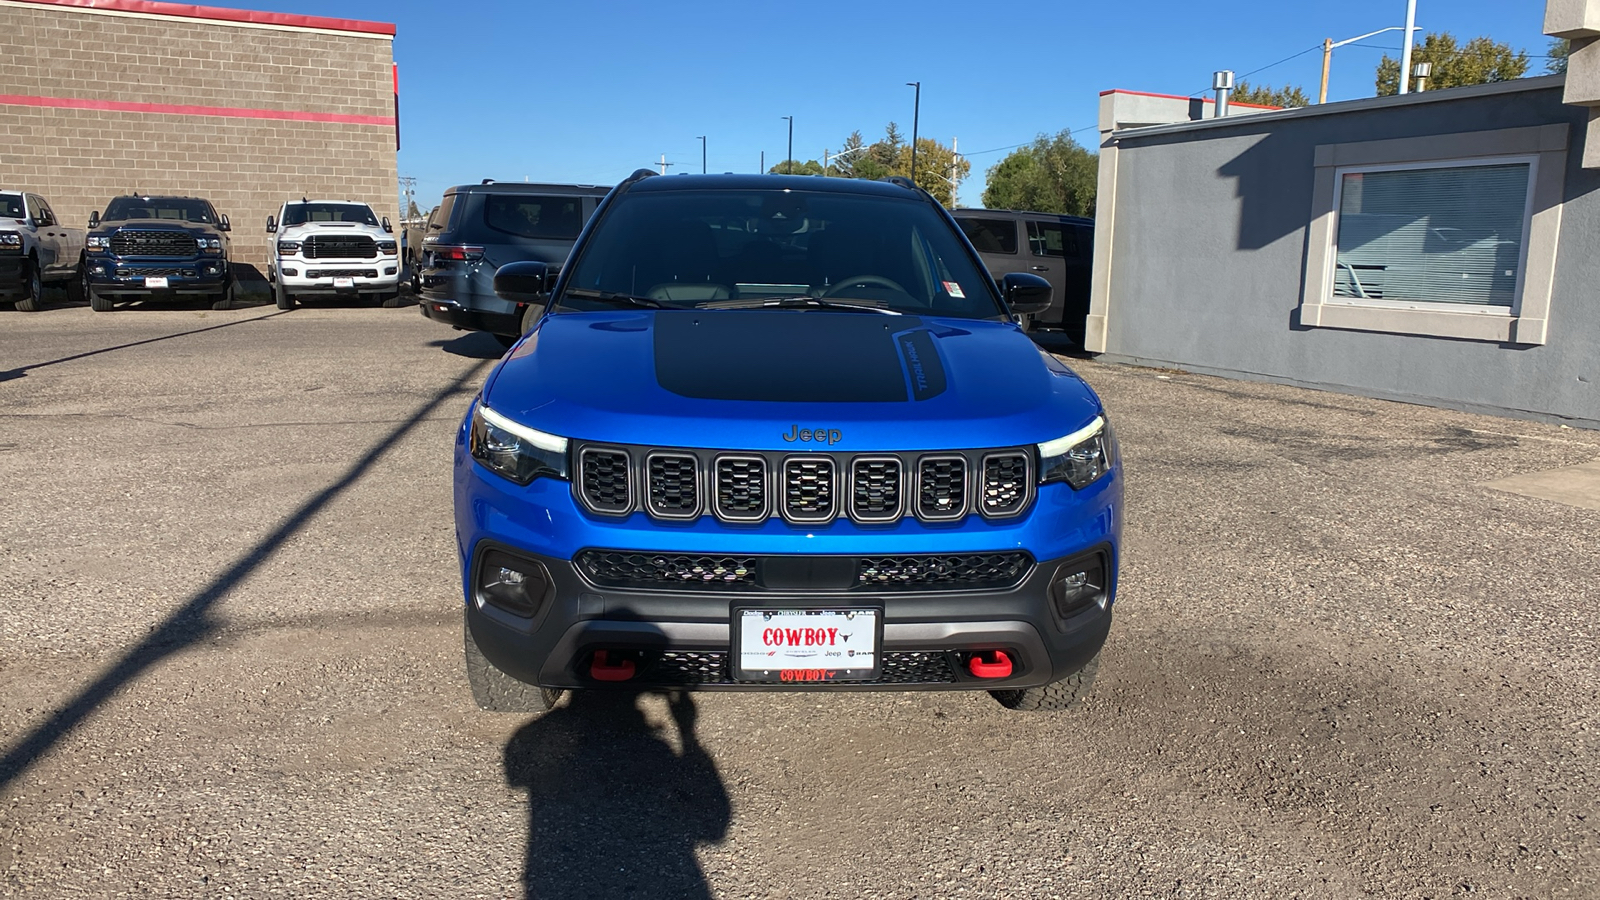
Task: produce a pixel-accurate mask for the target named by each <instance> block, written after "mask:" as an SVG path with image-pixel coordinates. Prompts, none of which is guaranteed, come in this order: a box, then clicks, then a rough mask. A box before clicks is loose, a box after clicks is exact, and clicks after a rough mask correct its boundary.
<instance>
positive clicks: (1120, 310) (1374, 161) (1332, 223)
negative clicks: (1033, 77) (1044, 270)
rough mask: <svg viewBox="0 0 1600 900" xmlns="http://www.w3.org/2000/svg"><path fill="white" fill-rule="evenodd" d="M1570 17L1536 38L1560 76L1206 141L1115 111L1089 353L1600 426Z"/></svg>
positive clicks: (1588, 124)
mask: <svg viewBox="0 0 1600 900" xmlns="http://www.w3.org/2000/svg"><path fill="white" fill-rule="evenodd" d="M1568 5H1572V4H1568ZM1556 6H1557V4H1555V3H1553V4H1552V7H1551V10H1550V18H1558V17H1559V15H1565V14H1567V13H1568V12H1569V11H1568V10H1565V9H1564V8H1563V9H1562V10H1558V9H1557V8H1556ZM1577 6H1582V7H1583V9H1578V10H1577V11H1576V12H1575V13H1573V15H1576V16H1578V19H1576V20H1574V22H1573V24H1572V28H1573V29H1577V30H1576V31H1572V30H1571V29H1567V30H1566V33H1563V28H1561V27H1555V28H1549V21H1548V20H1547V28H1549V30H1551V31H1552V33H1558V34H1561V35H1562V36H1564V37H1570V38H1573V39H1574V43H1573V51H1574V57H1573V59H1574V62H1573V63H1572V65H1573V71H1572V73H1571V74H1569V76H1567V77H1566V78H1563V77H1562V76H1548V77H1541V78H1530V79H1523V80H1519V81H1512V82H1503V83H1498V84H1488V85H1479V86H1475V87H1468V88H1458V89H1454V90H1445V91H1434V92H1424V93H1413V94H1409V95H1405V96H1397V97H1384V98H1375V99H1368V100H1357V101H1350V102H1344V103H1331V104H1326V105H1322V106H1312V107H1308V108H1304V109H1293V110H1282V111H1275V112H1254V111H1252V112H1251V114H1248V115H1231V116H1228V117H1225V118H1211V119H1204V118H1201V119H1195V120H1193V121H1188V119H1190V117H1191V116H1193V115H1195V114H1196V113H1194V112H1191V106H1192V104H1191V101H1188V100H1187V99H1186V98H1172V99H1170V100H1163V99H1162V98H1153V97H1151V96H1149V95H1138V94H1128V93H1124V92H1108V93H1107V94H1106V95H1104V96H1103V97H1102V105H1101V132H1102V142H1101V163H1100V201H1099V209H1100V213H1099V219H1098V221H1097V227H1096V236H1095V243H1096V246H1095V283H1094V289H1093V300H1092V304H1091V310H1090V315H1089V319H1088V338H1087V340H1086V346H1087V348H1088V349H1089V350H1091V351H1095V352H1100V353H1103V354H1105V355H1106V356H1107V357H1108V358H1110V359H1113V360H1123V361H1128V362H1135V363H1141V364H1147V365H1159V366H1170V367H1176V368H1183V369H1187V370H1190V371H1197V372H1207V373H1213V374H1220V375H1227V376H1233V377H1245V378H1256V379H1264V380H1270V381H1280V382H1285V383H1293V384H1302V385H1307V386H1312V387H1322V388H1328V389H1332V390H1340V391H1348V392H1352V393H1358V394H1366V395H1370V396H1378V397H1387V398H1391V399H1398V400H1406V401H1412V402H1419V403H1426V404H1431V405H1439V406H1448V407H1455V408H1462V409H1472V410H1478V411H1486V412H1493V413H1500V414H1510V415H1517V416H1526V417H1531V418H1539V419H1546V420H1559V421H1565V422H1571V423H1573V424H1577V425H1582V426H1586V427H1600V190H1597V188H1600V146H1597V145H1600V137H1594V138H1593V139H1591V133H1592V132H1593V131H1595V130H1597V129H1596V127H1595V125H1594V124H1593V123H1594V122H1595V120H1596V116H1595V110H1596V109H1597V108H1600V107H1596V106H1590V105H1589V104H1588V102H1587V101H1588V98H1587V97H1586V96H1584V95H1583V92H1584V91H1586V90H1587V87H1585V86H1586V85H1587V84H1589V83H1590V77H1589V75H1588V74H1587V72H1588V70H1587V69H1586V68H1584V65H1585V62H1584V59H1583V58H1582V57H1583V56H1587V55H1588V54H1587V51H1588V50H1589V49H1591V47H1592V48H1593V49H1596V50H1600V43H1596V39H1597V38H1600V22H1596V23H1588V22H1586V21H1585V20H1583V19H1582V16H1586V15H1589V14H1590V12H1591V11H1592V10H1591V9H1590V7H1596V6H1600V3H1588V4H1582V3H1580V4H1577ZM1559 24H1560V23H1558V25H1559ZM1588 30H1593V32H1594V34H1592V35H1591V34H1587V33H1586V32H1587V31H1588ZM1590 62H1592V63H1593V64H1594V66H1595V70H1594V72H1595V76H1596V77H1595V78H1594V79H1593V83H1595V84H1596V85H1597V86H1600V58H1596V59H1594V60H1591V61H1590ZM1569 82H1570V83H1569ZM1593 93H1596V96H1595V97H1594V98H1593V102H1594V103H1596V104H1600V92H1593ZM1161 121H1166V122H1172V123H1175V124H1152V123H1154V122H1161ZM1586 155H1587V156H1588V157H1589V158H1588V159H1587V160H1586V159H1585V157H1586ZM1586 162H1587V163H1588V165H1589V166H1590V167H1588V168H1586V167H1585V163H1586Z"/></svg>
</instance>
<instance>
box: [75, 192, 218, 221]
mask: <svg viewBox="0 0 1600 900" xmlns="http://www.w3.org/2000/svg"><path fill="white" fill-rule="evenodd" d="M100 218H101V219H103V220H105V221H107V222H116V221H119V220H122V219H173V220H176V221H180V222H202V223H205V224H207V225H210V224H214V223H215V222H216V221H217V217H216V215H215V214H214V213H213V212H212V211H211V204H209V203H207V202H206V201H204V200H195V199H192V198H189V197H118V198H116V199H114V200H112V201H111V202H110V203H107V204H106V214H105V215H103V216H101V217H100Z"/></svg>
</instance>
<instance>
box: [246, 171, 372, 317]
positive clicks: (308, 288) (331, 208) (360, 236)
mask: <svg viewBox="0 0 1600 900" xmlns="http://www.w3.org/2000/svg"><path fill="white" fill-rule="evenodd" d="M267 232H268V233H269V234H276V235H277V236H278V239H277V241H276V242H275V243H274V244H273V251H272V255H271V257H270V259H269V260H268V261H267V279H268V280H269V281H271V282H272V293H273V297H274V299H276V300H277V302H278V308H279V309H293V308H294V305H295V301H296V300H300V299H305V298H308V297H317V296H322V297H335V296H341V295H342V296H350V297H365V298H369V299H374V300H380V301H383V302H385V303H389V302H392V301H393V300H394V299H395V298H396V297H398V296H399V287H400V245H399V242H398V241H397V240H396V238H395V235H394V228H393V226H391V225H390V224H389V219H388V217H387V216H385V217H384V218H383V219H382V220H379V219H378V217H377V216H376V215H374V214H373V212H372V207H370V206H368V205H367V204H365V203H356V202H353V201H348V200H307V199H304V198H302V199H300V200H291V201H289V202H288V203H285V204H284V205H283V207H282V208H281V209H279V210H278V214H277V215H276V216H268V217H267Z"/></svg>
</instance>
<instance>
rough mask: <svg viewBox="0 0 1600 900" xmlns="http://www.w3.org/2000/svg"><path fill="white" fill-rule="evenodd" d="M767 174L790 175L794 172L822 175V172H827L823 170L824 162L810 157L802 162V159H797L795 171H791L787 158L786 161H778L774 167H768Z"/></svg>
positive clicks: (796, 173) (795, 173) (794, 173)
mask: <svg viewBox="0 0 1600 900" xmlns="http://www.w3.org/2000/svg"><path fill="white" fill-rule="evenodd" d="M767 174H769V175H790V174H793V175H822V174H825V173H824V172H823V171H822V163H819V162H817V161H816V160H814V159H808V160H806V161H805V162H801V161H800V160H798V159H797V160H795V161H794V171H793V172H790V171H789V163H788V161H787V160H785V161H784V162H781V163H778V164H777V165H775V166H773V167H772V168H770V169H768V170H767Z"/></svg>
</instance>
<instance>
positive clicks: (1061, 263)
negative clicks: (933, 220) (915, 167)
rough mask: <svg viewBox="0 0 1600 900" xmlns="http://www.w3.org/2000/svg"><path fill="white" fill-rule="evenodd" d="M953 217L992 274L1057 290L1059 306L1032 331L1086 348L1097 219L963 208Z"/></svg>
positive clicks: (1037, 321)
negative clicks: (1025, 276)
mask: <svg viewBox="0 0 1600 900" xmlns="http://www.w3.org/2000/svg"><path fill="white" fill-rule="evenodd" d="M953 215H954V216H955V217H956V222H957V223H958V224H959V225H960V226H961V230H962V231H963V232H965V233H966V235H967V240H969V241H971V242H972V246H973V247H975V248H977V250H978V255H979V256H981V257H983V264H984V265H985V266H986V267H988V269H989V273H990V274H991V275H994V276H995V277H996V278H999V277H1002V276H1004V275H1006V274H1008V273H1011V272H1031V273H1033V274H1035V275H1038V276H1039V277H1041V278H1043V279H1045V280H1046V281H1048V282H1050V286H1051V287H1052V288H1054V289H1055V301H1054V302H1053V303H1051V304H1050V308H1049V309H1047V310H1045V311H1044V312H1043V313H1040V314H1039V315H1037V316H1033V317H1032V318H1031V319H1030V320H1029V321H1028V323H1027V327H1028V330H1030V331H1036V330H1039V329H1042V328H1043V329H1059V330H1060V331H1062V332H1063V333H1065V335H1066V336H1067V338H1068V339H1070V340H1071V341H1072V343H1073V344H1074V345H1075V346H1078V347H1082V346H1083V337H1084V319H1085V318H1086V317H1087V316H1088V315H1089V285H1090V277H1089V276H1090V272H1091V269H1092V266H1093V263H1094V220H1093V219H1085V218H1082V217H1080V216H1063V215H1059V214H1057V213H1042V212H1019V211H1017V210H1009V209H1005V210H1002V209H958V210H955V212H954V213H953Z"/></svg>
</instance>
